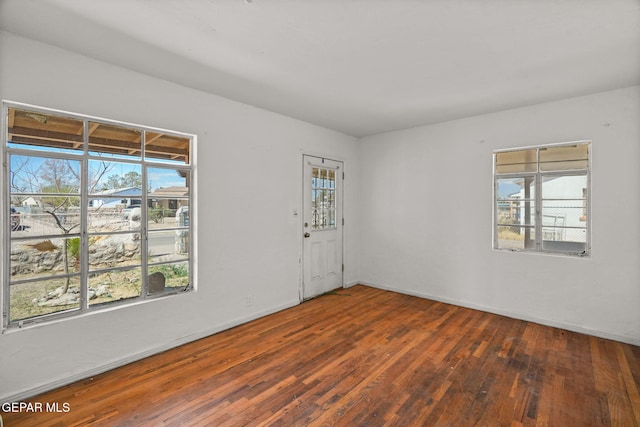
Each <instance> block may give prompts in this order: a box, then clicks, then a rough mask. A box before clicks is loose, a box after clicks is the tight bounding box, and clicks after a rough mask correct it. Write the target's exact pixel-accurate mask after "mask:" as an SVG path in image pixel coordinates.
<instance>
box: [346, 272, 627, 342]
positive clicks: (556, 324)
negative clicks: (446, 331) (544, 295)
mask: <svg viewBox="0 0 640 427" xmlns="http://www.w3.org/2000/svg"><path fill="white" fill-rule="evenodd" d="M358 283H360V284H363V285H366V286H371V287H372V288H378V289H383V290H386V291H392V292H397V293H400V294H405V295H411V296H414V297H419V298H426V299H430V300H434V301H439V302H443V303H446V304H451V305H457V306H460V307H466V308H471V309H474V310H480V311H484V312H487V313H493V314H498V315H500V316H505V317H510V318H512V319H518V320H524V321H526V322H533V323H537V324H540V325H545V326H551V327H554V328H559V329H565V330H567V331H572V332H578V333H581V334H585V335H591V336H594V337H598V338H605V339H608V340H613V341H619V342H622V343H625V344H631V345H636V346H640V339H637V338H634V337H629V336H624V335H617V334H611V333H608V332H603V331H598V330H594V329H589V328H584V327H582V326H579V325H574V324H571V323H563V322H555V321H552V320H548V319H540V318H536V317H534V316H528V315H523V314H521V313H513V312H510V311H506V310H500V309H497V308H495V307H487V306H483V305H480V304H474V303H471V302H468V301H459V300H454V299H451V298H446V297H441V296H437V295H430V294H426V293H422V292H416V291H410V290H405V289H398V288H395V287H393V286H389V285H380V284H374V283H368V282H363V281H360V282H358Z"/></svg>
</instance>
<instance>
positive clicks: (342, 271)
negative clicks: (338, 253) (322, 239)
mask: <svg viewBox="0 0 640 427" xmlns="http://www.w3.org/2000/svg"><path fill="white" fill-rule="evenodd" d="M342 272H343V273H344V264H342Z"/></svg>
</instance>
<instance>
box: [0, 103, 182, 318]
mask: <svg viewBox="0 0 640 427" xmlns="http://www.w3.org/2000/svg"><path fill="white" fill-rule="evenodd" d="M3 113H4V114H5V117H4V121H3V123H4V125H5V128H4V140H3V144H2V155H3V159H5V162H4V168H3V179H2V186H3V188H2V196H3V203H2V206H4V207H5V209H4V210H6V212H3V213H2V218H3V223H2V225H3V228H2V233H3V234H2V235H3V239H2V241H3V244H4V247H5V249H4V250H3V251H2V253H3V258H2V262H3V268H2V272H3V276H4V277H3V280H2V283H3V293H2V300H3V307H2V310H3V327H5V328H6V327H14V326H17V327H21V326H23V325H25V324H28V323H35V322H40V321H44V320H49V319H52V318H57V317H62V316H73V315H78V314H82V313H85V312H87V311H90V310H99V309H101V308H104V307H110V306H113V305H114V304H126V303H129V302H132V301H139V300H141V299H146V298H157V297H162V296H167V295H175V294H178V293H181V292H184V291H187V290H190V289H191V288H192V284H193V279H192V278H193V272H192V262H191V260H192V252H193V251H192V245H191V241H190V239H189V236H191V235H192V222H191V221H190V220H189V218H190V215H189V210H190V207H191V188H192V182H193V175H192V168H191V161H192V159H191V152H192V144H193V137H192V136H191V135H186V134H180V133H177V132H168V131H164V130H163V131H161V130H157V129H151V128H145V127H142V126H133V125H124V124H120V123H114V122H111V121H108V120H102V119H95V118H86V117H83V116H80V115H74V114H69V113H60V112H54V111H50V110H46V109H41V108H36V107H30V106H23V105H18V104H5V105H4V106H3Z"/></svg>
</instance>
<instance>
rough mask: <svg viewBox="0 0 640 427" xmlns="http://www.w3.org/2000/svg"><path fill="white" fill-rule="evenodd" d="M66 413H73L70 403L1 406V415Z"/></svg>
mask: <svg viewBox="0 0 640 427" xmlns="http://www.w3.org/2000/svg"><path fill="white" fill-rule="evenodd" d="M19 412H27V413H43V412H45V413H57V414H59V413H66V412H71V405H70V404H69V403H68V402H6V403H3V404H2V405H0V414H2V413H5V414H9V413H19Z"/></svg>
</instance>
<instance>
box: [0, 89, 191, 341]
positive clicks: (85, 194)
mask: <svg viewBox="0 0 640 427" xmlns="http://www.w3.org/2000/svg"><path fill="white" fill-rule="evenodd" d="M1 108H2V118H1V120H0V126H1V129H2V136H1V137H0V144H1V147H0V154H1V156H2V162H3V168H2V195H1V197H0V209H2V213H1V214H0V218H1V219H2V220H1V221H0V222H1V224H2V229H1V231H0V244H2V247H3V248H4V250H3V256H2V257H1V259H0V277H1V278H2V287H1V288H0V310H2V333H5V332H7V331H10V330H15V329H20V328H23V327H27V326H32V325H36V324H43V323H49V322H52V321H55V320H59V319H64V318H73V317H82V316H85V315H88V314H89V313H93V312H97V311H103V310H109V309H112V308H120V307H124V306H130V305H136V304H139V303H141V302H144V301H150V300H156V299H160V298H162V299H163V298H165V297H170V296H175V295H179V294H182V293H186V291H195V290H196V288H197V287H196V284H195V276H196V275H195V271H194V266H195V244H194V239H193V236H195V229H196V225H195V221H194V220H193V217H194V216H195V215H194V214H195V192H194V188H195V182H196V174H195V143H196V139H197V136H196V135H195V134H190V133H184V132H179V131H173V130H167V129H161V128H156V127H152V126H145V125H139V124H132V123H127V122H123V121H118V120H111V119H106V118H100V117H94V116H89V115H85V114H79V113H73V112H68V111H62V110H57V109H51V108H46V107H41V106H34V105H29V104H24V103H19V102H13V101H6V100H3V101H2V106H1ZM10 109H15V110H22V111H27V112H33V113H36V114H37V113H41V114H43V115H50V116H58V117H63V118H69V119H72V120H78V121H82V124H83V131H82V139H83V140H82V143H81V147H82V149H78V150H77V152H73V151H71V150H68V151H67V150H62V151H57V150H55V148H54V147H53V146H46V145H42V146H39V147H31V146H29V145H24V146H23V147H15V146H14V147H9V146H8V142H9V141H8V135H9V120H8V116H9V111H10ZM90 123H96V124H104V125H107V126H114V127H118V128H127V129H132V130H135V131H138V132H139V133H140V137H141V141H140V155H139V158H137V159H136V158H127V157H124V155H123V156H118V155H114V156H110V155H109V154H108V151H104V152H103V153H102V154H103V155H101V154H100V153H98V154H96V153H95V152H94V153H92V148H91V146H90V142H89V141H90V132H89V126H90ZM147 133H153V134H159V135H161V136H162V135H163V136H167V137H168V138H179V139H184V140H188V147H187V148H186V151H187V152H186V157H185V160H184V163H182V162H167V161H166V160H165V159H162V158H160V157H158V156H157V155H156V156H155V157H154V155H152V154H150V155H149V156H145V138H146V135H147ZM41 147H45V149H43V148H41ZM46 147H51V148H52V149H48V148H46ZM167 153H170V152H169V151H167ZM11 155H13V156H15V155H19V156H20V155H22V156H31V157H40V158H53V159H60V160H65V161H68V160H71V161H74V162H75V161H78V162H79V164H80V179H79V184H80V188H79V190H78V193H79V199H80V207H79V212H80V222H79V224H80V227H79V228H80V230H78V231H76V232H73V233H71V234H73V235H74V236H75V235H79V237H80V247H81V249H80V257H79V262H80V268H79V273H78V274H74V275H73V276H74V277H78V278H79V280H80V284H79V288H80V289H79V293H80V298H79V301H78V307H77V308H65V309H62V310H61V311H57V312H53V313H48V314H38V315H34V316H32V317H28V318H24V319H16V320H11V307H10V304H11V294H10V289H11V286H12V283H11V280H10V275H11V250H10V248H11V244H12V242H13V241H20V240H25V238H23V239H20V238H17V239H16V238H12V235H11V231H12V230H11V219H10V215H9V209H10V207H11V195H12V194H19V193H20V192H12V190H11V188H10V187H11V185H10V182H9V181H10V180H9V177H10V173H11V172H10V169H11V165H10V164H9V158H10V156H11ZM92 160H101V161H107V162H117V163H123V164H129V165H133V166H136V165H139V167H140V169H141V176H142V178H141V179H142V181H141V182H142V186H141V197H140V199H141V220H140V229H139V231H138V233H139V235H140V261H139V265H137V264H136V265H134V266H129V267H126V266H124V267H123V266H118V265H114V266H111V267H108V268H103V269H102V270H103V271H107V272H113V271H121V270H126V269H127V268H129V269H130V270H134V269H136V268H139V269H140V280H141V284H140V294H139V295H138V296H134V297H128V298H122V299H120V300H114V301H109V302H107V303H100V304H91V303H90V302H89V298H88V290H89V287H90V281H89V276H90V274H91V273H92V272H93V273H96V272H99V271H101V269H92V268H91V266H90V265H89V249H88V245H89V243H88V242H89V239H90V238H91V237H92V236H96V235H100V234H101V232H96V231H90V230H89V228H88V227H89V215H90V213H89V201H90V200H93V199H94V198H95V196H96V195H95V191H91V189H90V188H89V185H88V183H89V165H90V164H91V161H92ZM158 168H160V169H166V170H173V171H176V172H178V171H182V172H183V173H185V174H186V175H185V176H188V179H187V178H185V180H186V182H187V187H186V188H187V194H186V196H183V197H182V199H183V200H186V206H187V209H188V210H187V214H188V215H190V216H189V220H188V223H187V224H186V229H185V228H184V227H185V225H182V226H181V227H180V226H179V225H176V226H175V227H173V228H171V227H167V229H166V230H161V231H160V232H167V231H173V232H175V231H177V230H178V228H179V227H180V228H181V230H182V231H186V233H187V234H186V236H188V237H187V244H186V248H187V252H186V255H184V257H183V258H182V259H177V260H169V261H166V260H165V261H160V262H158V261H156V262H154V261H152V260H150V259H149V257H150V255H149V245H150V244H149V242H148V236H149V231H150V230H149V227H148V225H149V221H150V220H151V217H150V212H151V208H150V207H149V206H148V205H149V202H150V201H151V200H148V198H149V192H148V191H144V189H145V188H149V187H150V181H149V178H148V176H147V174H148V171H149V170H152V169H158ZM34 194H36V193H34ZM42 194H45V195H46V194H47V193H42ZM74 197H76V196H75V195H74ZM5 211H6V212H5ZM189 211H190V214H189ZM105 233H106V232H105ZM129 233H131V231H129ZM103 234H104V233H103ZM106 234H109V235H118V234H126V232H125V231H114V232H111V233H106ZM184 235H185V234H182V236H184ZM41 237H43V238H48V236H47V235H44V236H37V238H38V239H39V238H41ZM58 238H59V237H58ZM65 242H66V238H65ZM182 254H184V252H181V255H182ZM179 263H186V264H187V266H188V275H187V276H186V277H187V281H188V284H187V285H186V286H176V287H174V286H171V287H170V288H171V289H169V290H167V291H166V292H160V293H151V292H149V283H148V282H149V280H148V276H150V275H151V273H150V269H151V268H152V267H157V266H161V265H165V264H167V265H171V264H176V265H177V264H179ZM60 276H61V275H51V276H45V277H44V278H42V279H44V280H47V279H49V278H51V277H60ZM70 276H71V274H66V275H62V277H70ZM183 277H184V276H183ZM37 281H38V278H33V279H23V280H18V281H17V283H18V284H20V283H23V282H24V283H29V282H34V283H36V282H37Z"/></svg>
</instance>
